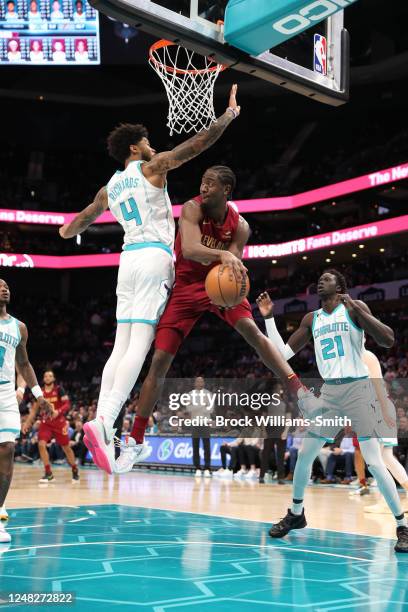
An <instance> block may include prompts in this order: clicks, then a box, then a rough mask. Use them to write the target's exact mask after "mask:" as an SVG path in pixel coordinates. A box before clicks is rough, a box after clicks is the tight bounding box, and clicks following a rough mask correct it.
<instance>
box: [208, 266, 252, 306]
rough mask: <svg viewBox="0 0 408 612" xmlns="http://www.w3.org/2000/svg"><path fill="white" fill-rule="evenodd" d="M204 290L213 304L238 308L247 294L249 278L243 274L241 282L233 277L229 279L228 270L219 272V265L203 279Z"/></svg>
mask: <svg viewBox="0 0 408 612" xmlns="http://www.w3.org/2000/svg"><path fill="white" fill-rule="evenodd" d="M205 290H206V292H207V295H208V297H209V298H210V300H211V301H212V303H213V304H216V305H217V306H224V308H225V307H228V308H231V307H232V306H238V304H240V303H241V302H242V301H243V300H244V299H245V298H246V296H247V295H248V293H249V278H248V275H247V274H245V275H244V276H243V278H242V279H241V280H237V279H236V278H235V275H233V277H232V279H231V273H230V270H229V268H224V270H223V271H222V272H221V264H220V265H218V266H214V268H212V269H211V270H210V271H209V273H208V274H207V278H206V279H205Z"/></svg>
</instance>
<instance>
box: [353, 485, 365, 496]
mask: <svg viewBox="0 0 408 612" xmlns="http://www.w3.org/2000/svg"><path fill="white" fill-rule="evenodd" d="M369 494H370V487H367V486H365V487H358V489H355V490H354V491H350V492H349V495H369Z"/></svg>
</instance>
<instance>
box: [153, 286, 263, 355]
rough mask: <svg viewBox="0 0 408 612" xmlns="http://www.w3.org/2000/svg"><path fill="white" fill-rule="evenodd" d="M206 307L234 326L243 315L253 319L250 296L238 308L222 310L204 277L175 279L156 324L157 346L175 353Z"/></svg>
mask: <svg viewBox="0 0 408 612" xmlns="http://www.w3.org/2000/svg"><path fill="white" fill-rule="evenodd" d="M207 311H208V312H213V313H214V314H216V315H217V317H219V318H220V319H222V320H223V321H225V322H226V323H228V325H231V327H235V325H236V324H237V322H238V321H239V320H240V319H253V316H252V311H251V305H250V303H249V302H248V300H247V299H245V300H244V301H243V302H242V303H241V304H239V305H238V306H235V308H230V309H228V310H220V309H219V308H218V307H217V306H214V304H211V302H210V298H209V297H208V295H207V292H206V290H205V287H204V283H203V282H202V281H200V282H199V283H193V284H191V285H177V283H176V285H175V286H174V289H173V291H172V294H171V296H170V299H169V301H168V302H167V306H166V309H165V311H164V313H163V315H162V317H161V319H160V321H159V324H158V326H157V332H156V340H155V348H156V349H159V350H161V351H166V353H171V354H172V355H175V354H176V353H177V351H178V349H179V347H180V344H181V343H182V342H183V340H184V338H186V337H187V336H188V334H189V333H190V331H191V330H192V328H193V326H194V324H195V323H196V322H197V321H198V319H199V318H200V317H201V315H202V314H204V312H207Z"/></svg>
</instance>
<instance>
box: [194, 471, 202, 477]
mask: <svg viewBox="0 0 408 612" xmlns="http://www.w3.org/2000/svg"><path fill="white" fill-rule="evenodd" d="M202 475H203V474H202V472H201V470H196V471H195V474H194V476H195V477H196V478H201V476H202Z"/></svg>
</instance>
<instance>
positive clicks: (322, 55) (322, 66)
mask: <svg viewBox="0 0 408 612" xmlns="http://www.w3.org/2000/svg"><path fill="white" fill-rule="evenodd" d="M313 64H314V65H313V68H314V71H315V72H319V73H320V74H322V75H323V76H326V75H327V39H326V38H325V37H324V36H322V35H321V34H315V35H314V62H313Z"/></svg>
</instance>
